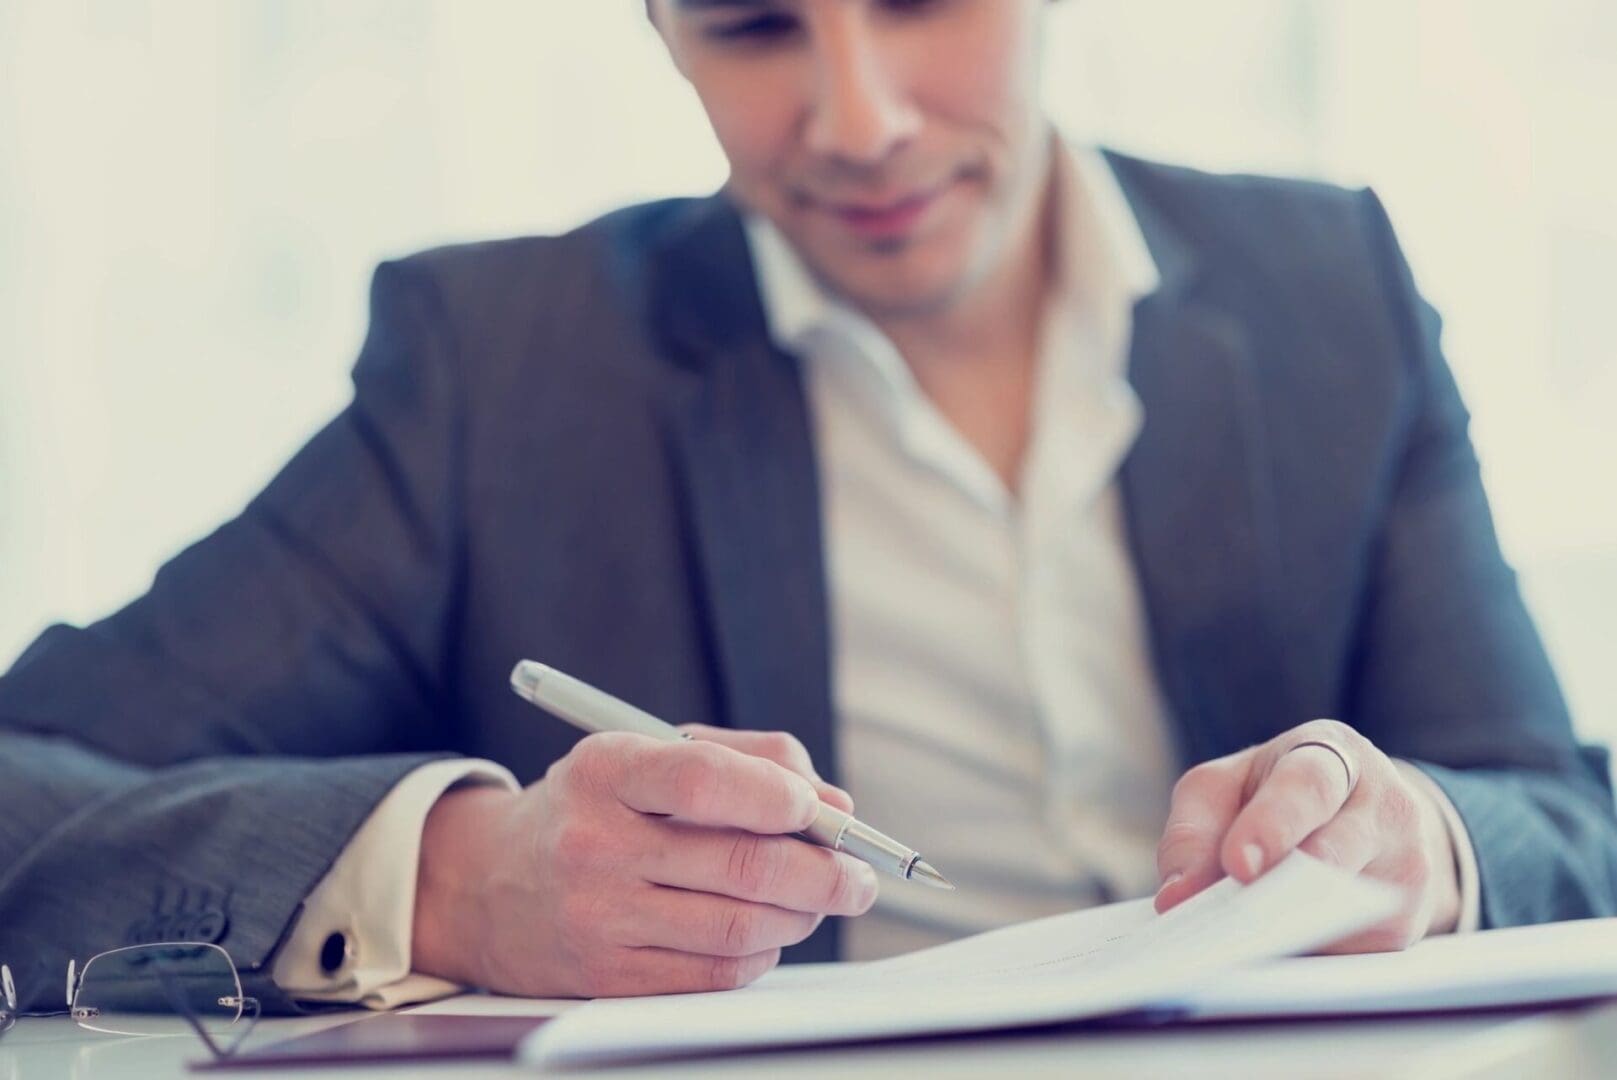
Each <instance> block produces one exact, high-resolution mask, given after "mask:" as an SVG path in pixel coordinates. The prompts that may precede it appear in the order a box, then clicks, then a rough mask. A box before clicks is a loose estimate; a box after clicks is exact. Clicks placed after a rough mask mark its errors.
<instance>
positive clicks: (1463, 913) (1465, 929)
mask: <svg viewBox="0 0 1617 1080" xmlns="http://www.w3.org/2000/svg"><path fill="white" fill-rule="evenodd" d="M1393 763H1394V764H1395V765H1397V766H1399V771H1400V772H1402V773H1403V774H1404V776H1405V777H1406V778H1407V779H1409V781H1410V782H1411V783H1413V784H1415V785H1416V786H1418V787H1419V788H1420V789H1421V790H1422V791H1424V792H1426V794H1428V795H1430V796H1431V797H1432V800H1433V801H1434V802H1435V803H1437V808H1438V811H1439V812H1440V813H1441V814H1442V815H1443V825H1444V827H1445V828H1447V829H1448V832H1449V842H1450V843H1451V844H1452V845H1453V847H1454V870H1455V876H1456V877H1457V878H1458V879H1459V883H1460V920H1459V922H1457V923H1455V924H1454V933H1456V934H1469V933H1471V932H1472V931H1473V930H1476V929H1477V928H1478V927H1480V926H1481V925H1482V885H1481V879H1480V878H1479V877H1478V874H1477V851H1476V849H1475V848H1474V847H1472V846H1471V834H1470V833H1469V832H1467V831H1466V827H1465V822H1464V821H1463V820H1462V819H1461V817H1460V812H1459V811H1458V810H1456V809H1455V808H1454V804H1453V803H1452V802H1450V801H1449V797H1448V794H1447V793H1446V792H1445V791H1444V790H1443V788H1442V786H1441V785H1440V784H1438V782H1437V781H1436V780H1433V779H1432V778H1431V777H1430V776H1427V775H1426V773H1425V772H1424V771H1423V770H1422V769H1421V768H1420V767H1419V766H1417V765H1414V764H1411V763H1410V762H1407V761H1401V760H1397V759H1395V760H1394V762H1393Z"/></svg>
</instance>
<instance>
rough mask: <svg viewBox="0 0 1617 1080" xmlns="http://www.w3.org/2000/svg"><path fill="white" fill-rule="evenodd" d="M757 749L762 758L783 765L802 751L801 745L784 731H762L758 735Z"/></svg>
mask: <svg viewBox="0 0 1617 1080" xmlns="http://www.w3.org/2000/svg"><path fill="white" fill-rule="evenodd" d="M758 749H759V751H760V752H761V753H762V754H763V756H764V757H767V758H770V759H771V760H774V761H778V762H780V763H781V764H785V763H786V762H788V761H791V760H792V758H793V755H794V754H796V753H797V752H798V751H801V750H802V749H803V744H802V743H799V742H798V741H797V740H796V739H794V738H793V737H792V736H791V735H789V734H787V733H786V732H784V731H763V732H759V734H758Z"/></svg>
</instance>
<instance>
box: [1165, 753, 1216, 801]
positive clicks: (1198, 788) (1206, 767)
mask: <svg viewBox="0 0 1617 1080" xmlns="http://www.w3.org/2000/svg"><path fill="white" fill-rule="evenodd" d="M1223 782H1224V770H1223V769H1222V768H1220V767H1219V765H1218V763H1217V762H1212V761H1204V762H1202V763H1201V764H1200V765H1194V766H1192V767H1191V768H1189V769H1187V770H1186V771H1185V773H1184V775H1182V776H1180V777H1179V779H1178V781H1176V782H1175V783H1174V785H1173V796H1172V799H1173V802H1174V803H1181V802H1184V801H1185V800H1187V799H1199V798H1203V797H1205V796H1207V795H1211V794H1213V793H1214V792H1216V791H1217V790H1218V788H1219V786H1220V785H1221V784H1222V783H1223Z"/></svg>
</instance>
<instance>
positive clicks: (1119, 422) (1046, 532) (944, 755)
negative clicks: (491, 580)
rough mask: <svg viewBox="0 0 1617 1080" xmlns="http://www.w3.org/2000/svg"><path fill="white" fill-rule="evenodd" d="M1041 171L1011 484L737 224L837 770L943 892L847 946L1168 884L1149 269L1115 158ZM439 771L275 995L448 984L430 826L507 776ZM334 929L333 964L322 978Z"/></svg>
mask: <svg viewBox="0 0 1617 1080" xmlns="http://www.w3.org/2000/svg"><path fill="white" fill-rule="evenodd" d="M1057 168H1058V176H1059V189H1058V197H1057V211H1058V226H1057V235H1056V248H1055V250H1056V252H1057V258H1056V260H1055V265H1056V267H1057V277H1056V281H1055V282H1054V284H1053V287H1052V291H1051V294H1050V299H1049V303H1048V304H1047V315H1046V318H1045V322H1044V325H1043V327H1042V347H1041V351H1040V356H1039V358H1038V368H1037V374H1036V381H1035V389H1034V402H1033V411H1032V435H1031V441H1030V443H1029V448H1028V451H1027V454H1026V458H1025V460H1024V462H1023V466H1022V472H1021V475H1020V483H1019V485H1018V488H1019V493H1020V494H1019V497H1018V496H1016V495H1013V494H1012V493H1011V492H1010V491H1008V490H1007V489H1006V487H1005V485H1004V484H1003V483H1002V482H1001V480H1000V478H999V476H998V475H997V474H996V473H995V472H994V470H993V469H992V468H991V467H990V466H989V465H988V464H987V463H986V462H985V461H984V460H983V458H982V456H981V455H980V454H979V453H978V452H977V451H976V449H975V448H974V447H972V446H971V444H970V443H969V442H968V441H967V440H966V439H965V438H964V437H963V436H961V435H960V434H959V432H958V431H956V430H955V429H954V428H953V426H952V425H951V424H950V423H949V421H948V420H947V419H946V418H945V417H944V416H943V415H942V414H941V413H940V412H939V411H938V409H937V408H936V407H935V406H934V405H933V404H932V402H931V400H930V399H929V398H927V397H926V395H925V394H924V393H923V392H922V391H921V389H920V387H919V385H918V384H917V383H916V381H915V380H914V378H913V376H912V375H911V373H910V371H909V368H908V367H907V366H906V364H905V363H904V361H903V358H902V357H901V356H900V355H899V353H898V351H897V349H896V348H895V347H894V346H893V344H892V342H891V341H890V340H889V339H888V338H887V337H886V336H885V335H883V334H882V333H881V331H880V330H879V329H878V328H877V327H876V326H875V325H874V324H873V323H872V322H871V321H870V320H869V319H867V318H865V317H864V316H863V315H861V314H860V313H858V312H857V311H855V310H853V309H852V308H850V307H849V306H847V305H845V304H843V303H840V302H839V301H838V300H837V299H836V298H835V297H834V296H832V295H831V294H830V293H829V292H827V291H826V290H825V289H823V288H821V287H820V286H819V285H818V284H817V283H816V281H815V280H814V279H813V277H812V276H811V275H810V274H809V273H808V271H807V270H806V268H805V267H804V266H803V264H802V262H801V261H800V260H799V259H798V258H797V256H796V254H795V253H794V252H793V251H792V249H791V248H790V247H789V246H788V245H787V243H786V242H785V240H784V238H783V237H782V236H781V235H780V234H779V233H778V232H777V231H776V230H775V229H774V228H773V227H771V226H770V225H769V224H767V223H766V222H764V221H762V220H759V219H752V220H749V221H748V223H747V237H748V242H749V246H750V249H751V253H752V258H753V261H754V265H755V269H756V271H757V277H758V283H759V289H760V293H761V296H762V300H763V305H764V310H765V313H766V316H767V319H768V323H769V328H770V333H771V334H772V336H773V337H774V338H775V340H776V341H777V343H778V344H779V345H781V346H782V347H783V348H785V349H787V350H789V351H791V352H793V353H794V354H796V355H797V356H798V357H799V358H800V359H801V361H802V363H803V373H804V382H805V388H806V391H807V394H808V401H809V405H810V409H811V413H812V416H813V420H814V431H815V449H816V454H817V460H818V465H819V471H820V484H821V491H822V511H823V512H822V522H823V528H824V544H825V551H826V565H827V575H828V582H827V586H828V600H829V608H830V617H831V630H832V641H833V656H832V696H833V703H834V707H835V723H836V745H837V747H838V752H839V757H840V760H839V762H838V765H839V774H840V779H841V781H842V783H843V786H845V787H846V788H848V789H849V791H850V792H851V793H852V794H853V796H854V798H855V800H856V801H857V803H858V809H859V814H860V816H861V817H863V818H865V819H866V820H869V821H870V822H871V823H872V824H874V825H876V826H877V827H879V828H881V829H883V830H885V831H887V832H889V833H891V834H892V835H894V836H897V837H900V838H902V839H903V840H905V841H906V842H908V843H910V844H913V845H915V846H916V847H917V848H919V849H920V850H921V851H922V852H923V853H924V854H925V855H926V857H927V859H928V860H929V861H930V862H932V863H933V864H934V865H936V866H937V867H938V868H939V869H940V870H942V871H943V872H944V873H945V874H947V875H949V877H950V878H951V879H952V880H953V881H954V882H955V883H956V885H958V886H959V891H958V892H956V893H940V892H935V891H933V890H928V889H922V888H919V887H915V886H906V885H902V884H899V883H895V882H885V881H884V882H883V885H882V891H881V896H880V898H879V899H878V901H877V904H876V906H875V908H874V909H873V910H872V911H871V912H870V913H869V914H867V915H865V916H863V917H861V918H859V919H851V920H847V921H846V922H845V923H844V930H843V932H844V954H845V955H846V956H847V957H848V958H849V959H870V958H875V957H879V956H885V955H891V954H893V953H897V952H903V951H908V950H910V949H913V948H917V947H922V946H925V945H930V944H935V943H937V942H940V941H944V940H948V939H951V938H954V937H958V936H960V935H963V934H968V933H973V932H977V931H981V930H986V929H990V928H992V927H995V926H1001V925H1005V924H1007V923H1011V922H1016V921H1020V920H1023V919H1028V918H1034V917H1037V916H1040V915H1045V914H1050V913H1054V912H1058V911H1065V910H1070V909H1072V908H1075V907H1080V906H1084V905H1088V904H1094V903H1098V902H1104V901H1106V900H1110V899H1118V898H1123V897H1131V896H1140V895H1145V894H1148V893H1150V892H1151V891H1152V890H1153V889H1154V888H1155V886H1156V870H1155V848H1156V842H1157V839H1158V837H1159V835H1160V833H1161V829H1162V826H1163V823H1164V821H1165V818H1166V813H1167V808H1168V797H1169V792H1170V790H1171V787H1172V784H1173V781H1174V779H1175V778H1176V774H1177V771H1178V770H1177V763H1176V759H1175V756H1174V753H1173V748H1172V742H1171V738H1170V734H1169V731H1170V728H1169V717H1168V714H1167V712H1166V706H1165V704H1164V700H1163V696H1162V693H1161V691H1160V688H1159V686H1158V683H1157V679H1156V674H1155V672H1154V670H1153V668H1152V665H1151V660H1150V654H1149V646H1148V639H1147V636H1146V626H1145V618H1144V611H1143V605H1142V600H1141V597H1140V593H1139V587H1138V583H1137V581H1136V577H1135V571H1134V567H1133V564H1132V561H1131V559H1130V556H1129V552H1128V548H1127V543H1126V539H1125V535H1124V531H1123V526H1122V519H1121V506H1120V498H1119V493H1118V488H1117V484H1116V476H1117V469H1118V466H1119V465H1120V463H1121V462H1122V460H1123V458H1124V456H1125V455H1126V454H1127V452H1128V449H1129V447H1130V446H1131V445H1132V443H1133V441H1134V439H1135V437H1136V435H1137V433H1138V431H1139V428H1140V424H1141V421H1142V415H1141V405H1140V402H1139V400H1138V398H1137V397H1136V396H1135V394H1134V392H1133V389H1132V388H1131V387H1130V385H1129V383H1128V381H1127V379H1126V377H1125V376H1126V363H1127V355H1128V347H1129V337H1130V332H1131V329H1132V311H1133V305H1134V303H1135V301H1136V300H1137V299H1139V298H1140V297H1141V296H1143V295H1145V294H1146V293H1149V292H1150V291H1151V290H1152V289H1153V288H1154V287H1155V285H1156V282H1157V272H1156V267H1155V264H1154V263H1153V261H1152V259H1151V256H1150V253H1149V251H1148V250H1147V248H1146V245H1145V242H1144V239H1143V237H1142V236H1141V234H1140V231H1139V227H1138V224H1137V223H1136V221H1135V218H1134V215H1133V213H1132V211H1131V210H1130V208H1129V206H1128V204H1127V202H1126V200H1125V199H1124V197H1123V195H1122V192H1121V190H1120V189H1119V188H1118V186H1117V182H1116V180H1115V178H1114V177H1113V176H1112V173H1111V170H1110V167H1109V166H1108V165H1107V164H1106V162H1105V159H1104V158H1103V157H1101V156H1100V155H1099V154H1098V153H1094V152H1091V151H1087V150H1085V151H1068V150H1066V149H1065V148H1063V149H1062V150H1061V152H1060V153H1059V154H1058V162H1057ZM1307 719H1311V718H1310V717H1298V722H1299V723H1300V722H1302V721H1304V720H1307ZM448 764H450V763H437V764H434V765H431V766H427V767H425V768H424V769H422V770H420V771H418V772H417V773H414V774H412V775H411V776H410V777H408V778H406V780H405V781H403V782H401V784H400V785H399V786H398V787H397V788H396V789H395V790H394V792H393V794H392V795H390V796H389V798H388V799H386V800H385V801H384V802H383V803H382V804H381V805H380V806H379V807H378V808H377V810H376V811H375V812H373V814H372V815H371V817H370V818H369V819H368V820H367V822H366V823H365V825H364V826H362V828H361V830H360V832H359V833H358V834H356V836H355V838H354V840H353V841H351V842H350V844H349V845H348V847H347V848H346V849H345V850H344V852H343V854H342V856H341V857H340V858H339V859H338V860H337V862H336V864H335V865H334V866H333V868H332V870H331V872H330V873H329V874H328V875H327V877H326V878H325V879H323V880H322V882H321V883H320V885H319V886H317V888H316V889H315V890H314V892H313V893H311V894H310V897H309V900H308V902H307V904H306V908H305V911H304V914H303V917H302V919H301V920H300V921H299V925H298V926H297V928H296V929H295V931H294V935H293V937H292V939H291V941H290V942H289V943H288V945H287V947H286V948H285V949H284V950H283V952H282V956H281V958H280V959H279V960H278V961H277V963H276V966H275V977H276V980H277V982H278V983H280V985H282V986H283V987H285V988H287V989H289V990H290V991H292V992H294V993H297V994H298V995H299V996H304V997H310V998H318V999H321V1000H348V1001H363V1002H364V1003H366V1004H370V1005H376V1006H385V1005H396V1004H400V1003H402V1002H403V1001H408V1000H420V999H422V998H425V997H431V996H436V995H437V994H440V993H443V992H446V991H447V990H449V989H453V987H452V986H451V985H450V984H446V983H442V982H441V981H440V980H430V979H426V978H425V977H423V976H419V975H410V973H409V941H410V930H411V913H412V908H413V893H414V885H415V875H416V864H417V861H418V857H419V844H420V832H421V826H422V823H423V822H424V821H425V818H426V814H427V811H428V810H429V809H430V808H431V805H432V803H433V801H435V800H436V798H437V796H438V795H439V794H440V793H441V792H442V791H443V790H445V788H446V787H448V786H449V785H451V784H452V783H455V782H457V781H459V780H463V779H465V778H466V777H467V776H468V775H469V776H473V777H476V778H478V779H481V780H482V781H483V782H491V783H502V784H505V785H508V786H512V787H514V786H515V784H514V781H512V780H511V778H510V775H509V773H505V772H504V770H500V769H499V767H498V766H494V765H492V764H490V763H486V762H465V763H455V764H459V765H461V766H462V767H463V768H465V769H466V770H467V772H466V773H463V774H459V775H457V774H454V773H453V771H452V770H450V769H446V768H445V766H446V765H448ZM1400 764H1402V763H1400ZM429 770H431V771H432V772H431V774H430V778H429V779H427V780H424V781H421V782H419V783H418V778H420V777H422V776H423V774H427V773H428V772H429ZM1404 773H1405V775H1406V776H1408V777H1409V778H1410V779H1411V780H1412V781H1413V782H1415V783H1417V784H1420V785H1422V787H1423V788H1424V789H1425V790H1427V791H1428V793H1429V794H1431V795H1433V796H1434V798H1435V799H1436V800H1437V802H1438V805H1439V806H1440V807H1442V809H1443V813H1444V816H1445V822H1446V824H1447V825H1448V827H1449V830H1450V833H1451V835H1452V837H1453V839H1454V841H1455V847H1456V851H1457V854H1458V862H1459V873H1460V881H1461V893H1462V918H1461V929H1468V928H1471V927H1474V926H1475V925H1476V923H1477V919H1478V916H1479V909H1480V904H1479V895H1478V888H1477V875H1476V862H1475V856H1474V853H1473V852H1472V850H1471V846H1470V842H1469V839H1468V838H1467V836H1466V833H1465V829H1464V826H1463V824H1461V822H1460V819H1459V815H1458V814H1457V812H1455V810H1454V808H1453V807H1452V805H1450V804H1449V803H1448V800H1447V798H1446V797H1444V796H1443V794H1442V792H1441V790H1440V789H1439V788H1438V787H1437V785H1436V784H1434V783H1432V782H1431V781H1430V780H1429V779H1427V778H1426V777H1425V775H1424V774H1422V773H1420V772H1419V771H1418V770H1417V769H1415V768H1413V767H1405V768H1404ZM361 883H363V884H361ZM378 896H384V897H392V898H393V899H391V900H390V901H386V902H378V901H377V900H376V899H375V898H376V897H378ZM333 933H340V934H341V935H342V938H341V941H342V942H343V944H344V946H345V949H346V953H347V956H346V959H345V962H343V963H341V964H339V965H337V967H336V970H334V971H327V970H325V969H324V968H323V967H322V965H321V963H320V954H321V951H322V949H324V950H325V951H326V953H327V959H328V960H330V959H331V958H332V954H333V952H334V949H333V946H332V943H331V935H332V934H333Z"/></svg>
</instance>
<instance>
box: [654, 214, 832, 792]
mask: <svg viewBox="0 0 1617 1080" xmlns="http://www.w3.org/2000/svg"><path fill="white" fill-rule="evenodd" d="M683 213H684V214H685V219H684V220H683V221H681V222H679V223H678V224H677V225H676V226H675V227H674V229H673V230H672V231H671V233H670V235H669V236H668V238H667V239H666V242H665V243H663V244H662V245H661V246H660V248H659V249H658V250H657V251H655V252H654V253H653V256H652V271H651V272H652V278H653V280H652V284H651V289H652V293H651V305H652V306H651V318H652V325H653V326H654V327H655V328H656V330H657V331H658V333H659V335H660V337H661V338H662V344H663V346H664V348H665V349H666V350H667V352H668V354H669V355H670V357H671V358H672V359H673V360H674V361H675V367H676V371H675V374H674V386H673V389H672V392H671V393H670V395H669V396H668V398H667V404H666V410H665V421H666V425H667V432H668V437H669V447H670V452H671V456H672V459H673V462H674V467H675V469H676V472H677V475H678V478H679V481H680V483H681V484H682V485H683V488H684V493H685V496H686V499H685V503H686V506H687V507H688V521H687V525H688V529H689V535H690V537H691V543H692V549H693V555H694V562H695V564H696V571H697V575H696V576H697V581H698V583H699V592H700V596H701V598H702V600H703V601H704V602H705V605H706V612H705V615H706V618H707V623H708V626H709V630H710V639H711V645H712V649H711V656H712V658H713V664H714V668H715V671H714V675H715V681H716V684H717V686H718V687H719V689H720V695H719V696H720V701H721V710H722V717H721V719H722V722H724V723H727V724H729V725H731V726H734V727H744V728H757V729H778V730H785V731H791V732H793V733H794V734H796V735H797V736H798V738H800V739H801V740H802V741H803V743H804V745H805V746H806V747H807V748H808V751H809V753H810V755H811V756H812V757H813V759H814V762H815V764H816V766H818V767H819V769H820V771H821V772H822V773H824V774H825V775H826V776H827V777H830V776H831V775H832V772H833V771H834V769H835V764H836V762H835V756H834V753H833V747H832V742H831V684H830V660H829V652H830V650H829V630H828V617H827V613H826V598H825V573H824V566H823V557H822V550H821V531H820V505H819V492H818V480H817V476H816V471H815V459H814V451H813V443H812V439H811V434H810V427H809V417H808V410H807V406H806V402H805V400H804V394H803V389H802V383H801V379H800V376H799V373H798V367H797V362H796V361H795V359H794V358H792V357H791V356H789V355H787V354H785V353H782V352H780V351H779V350H777V349H775V348H774V346H773V345H772V344H771V342H770V340H769V336H768V333H767V329H766V324H765V322H764V317H763V311H762V308H761V306H760V301H759V298H758V290H757V287H756V284H755V282H754V280H753V275H752V264H751V258H750V255H749V253H748V250H747V246H746V241H745V237H744V233H743V231H742V228H741V222H740V219H739V217H738V216H737V214H736V212H735V211H734V209H733V208H732V207H731V205H730V204H729V203H728V201H726V200H725V199H723V198H722V197H717V198H713V199H708V200H704V201H702V202H699V203H696V204H693V205H692V206H691V207H690V208H689V209H688V210H686V211H684V212H683Z"/></svg>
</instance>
